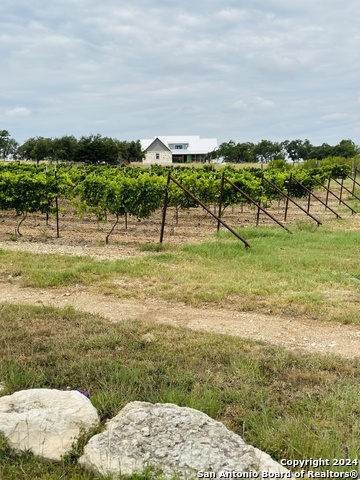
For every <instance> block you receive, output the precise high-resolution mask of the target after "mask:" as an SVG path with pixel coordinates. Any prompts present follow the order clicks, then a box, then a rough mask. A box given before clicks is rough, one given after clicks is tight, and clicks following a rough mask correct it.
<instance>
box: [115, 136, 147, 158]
mask: <svg viewBox="0 0 360 480" xmlns="http://www.w3.org/2000/svg"><path fill="white" fill-rule="evenodd" d="M118 152H119V160H120V161H121V162H124V163H131V162H142V161H143V158H144V156H145V154H144V152H143V151H142V149H141V143H140V140H137V141H136V142H135V141H132V142H126V141H123V142H120V141H118Z"/></svg>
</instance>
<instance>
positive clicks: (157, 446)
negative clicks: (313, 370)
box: [79, 402, 288, 478]
mask: <svg viewBox="0 0 360 480" xmlns="http://www.w3.org/2000/svg"><path fill="white" fill-rule="evenodd" d="M79 463H80V464H81V465H82V466H83V467H85V468H87V469H90V470H95V471H98V472H99V473H100V474H102V475H113V476H116V477H117V476H118V475H119V474H122V475H131V474H133V473H135V472H141V471H143V470H144V469H145V468H146V467H148V466H150V467H154V468H155V469H156V470H161V471H162V473H163V475H164V476H165V477H167V478H171V477H172V476H173V474H174V473H176V474H178V476H179V478H196V476H197V473H198V472H199V471H202V472H216V474H217V478H218V477H219V473H220V472H232V471H236V472H250V471H253V472H262V471H263V470H266V471H269V472H288V470H287V469H285V468H284V467H282V466H281V465H280V464H278V463H276V462H275V461H273V460H272V459H271V457H270V456H269V455H267V454H265V453H263V452H261V451H260V450H257V449H256V448H254V447H252V446H250V445H246V444H245V442H244V441H243V440H242V438H241V437H239V436H238V435H236V434H235V433H233V432H231V431H229V430H228V429H227V428H226V427H225V426H224V425H223V424H222V423H220V422H217V421H215V420H213V419H211V418H210V417H208V416H207V415H205V414H204V413H202V412H199V411H197V410H193V409H191V408H186V407H182V408H181V407H178V406H177V405H173V404H155V405H154V404H150V403H145V402H131V403H129V404H128V405H126V406H125V408H124V409H123V410H121V412H120V413H119V414H118V415H117V416H116V417H114V418H113V419H112V420H110V421H109V422H108V424H107V429H106V430H105V431H104V432H102V433H100V434H99V435H95V436H94V437H93V438H91V440H90V441H89V443H88V444H87V445H86V447H85V449H84V454H83V456H82V457H81V458H80V459H79Z"/></svg>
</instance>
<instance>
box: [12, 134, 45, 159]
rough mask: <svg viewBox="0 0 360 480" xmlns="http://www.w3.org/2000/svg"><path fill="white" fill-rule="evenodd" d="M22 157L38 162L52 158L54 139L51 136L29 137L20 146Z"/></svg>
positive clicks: (19, 150)
mask: <svg viewBox="0 0 360 480" xmlns="http://www.w3.org/2000/svg"><path fill="white" fill-rule="evenodd" d="M18 152H19V154H20V156H21V158H25V159H27V160H34V161H36V163H37V164H38V163H39V162H40V160H45V159H48V158H52V155H53V140H52V139H51V138H44V137H36V138H29V139H28V140H27V141H26V142H25V143H23V145H21V146H20V147H19V148H18Z"/></svg>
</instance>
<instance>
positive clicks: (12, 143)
mask: <svg viewBox="0 0 360 480" xmlns="http://www.w3.org/2000/svg"><path fill="white" fill-rule="evenodd" d="M18 146H19V144H18V143H17V141H16V140H14V139H13V138H11V137H10V133H9V132H8V131H7V130H0V158H8V157H9V156H10V155H12V156H16V151H17V148H18Z"/></svg>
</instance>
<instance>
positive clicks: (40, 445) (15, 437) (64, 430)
mask: <svg viewBox="0 0 360 480" xmlns="http://www.w3.org/2000/svg"><path fill="white" fill-rule="evenodd" d="M98 423H99V418H98V414H97V411H96V409H95V407H93V405H92V404H91V402H90V400H89V399H88V398H86V397H85V396H84V395H82V394H81V393H79V392H77V391H60V390H50V389H32V390H22V391H19V392H16V393H14V394H13V395H6V396H4V397H1V398H0V432H2V433H3V434H4V435H5V437H6V438H7V440H8V442H9V445H10V446H11V447H12V448H14V449H16V450H21V451H24V450H31V451H32V452H33V453H34V454H35V455H38V456H41V457H44V458H48V459H51V460H60V459H61V457H62V456H63V455H65V454H66V453H68V452H69V451H70V450H71V448H72V446H73V444H74V442H75V441H76V440H77V438H78V437H79V435H80V434H81V433H82V432H83V431H87V430H89V429H90V428H91V427H93V426H95V425H97V424H98Z"/></svg>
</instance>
